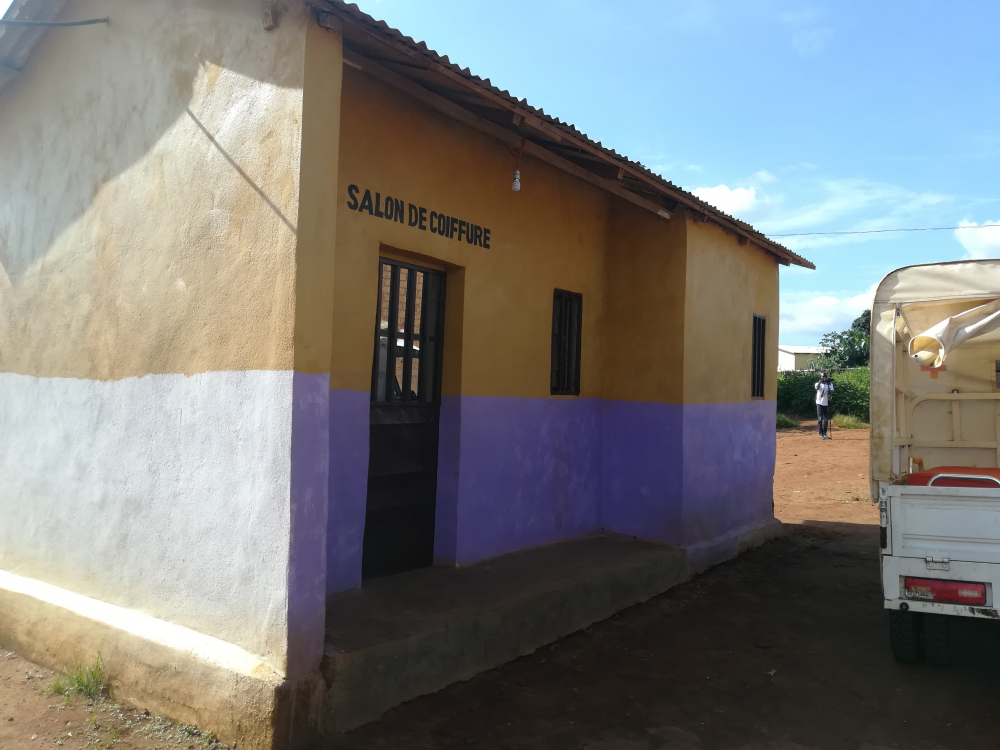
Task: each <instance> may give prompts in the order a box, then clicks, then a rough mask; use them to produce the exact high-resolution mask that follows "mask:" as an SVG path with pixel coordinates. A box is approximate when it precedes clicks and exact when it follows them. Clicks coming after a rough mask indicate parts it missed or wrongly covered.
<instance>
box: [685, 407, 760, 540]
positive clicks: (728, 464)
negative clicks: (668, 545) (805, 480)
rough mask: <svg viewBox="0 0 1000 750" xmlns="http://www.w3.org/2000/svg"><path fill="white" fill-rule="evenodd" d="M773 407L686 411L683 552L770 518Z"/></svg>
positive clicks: (712, 408)
mask: <svg viewBox="0 0 1000 750" xmlns="http://www.w3.org/2000/svg"><path fill="white" fill-rule="evenodd" d="M775 418H776V404H775V402H774V401H749V402H744V403H736V404H688V405H687V406H685V407H684V485H683V488H682V495H683V497H684V505H683V507H684V514H683V524H684V537H683V542H682V543H683V544H684V545H685V546H691V545H696V544H700V543H705V542H710V541H712V540H714V539H719V538H720V537H723V536H725V535H726V534H728V533H729V532H732V531H734V530H736V529H742V528H745V527H748V526H752V525H754V524H758V523H760V522H761V521H762V520H765V519H769V518H771V517H772V516H773V511H772V507H771V499H772V497H773V489H774V456H775V445H776V433H775V429H774V423H775Z"/></svg>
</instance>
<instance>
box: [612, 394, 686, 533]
mask: <svg viewBox="0 0 1000 750" xmlns="http://www.w3.org/2000/svg"><path fill="white" fill-rule="evenodd" d="M683 409H684V407H682V406H680V405H679V404H659V403H646V402H642V401H606V402H605V403H604V467H603V474H604V476H603V497H602V503H601V526H602V527H603V528H604V529H606V530H607V531H614V532H617V533H620V534H629V535H631V536H639V537H643V538H645V539H655V540H657V541H660V542H671V543H674V544H680V543H681V540H682V538H683V533H682V527H681V519H682V502H681V498H682V492H681V480H682V463H681V460H682V446H683V442H682V436H683Z"/></svg>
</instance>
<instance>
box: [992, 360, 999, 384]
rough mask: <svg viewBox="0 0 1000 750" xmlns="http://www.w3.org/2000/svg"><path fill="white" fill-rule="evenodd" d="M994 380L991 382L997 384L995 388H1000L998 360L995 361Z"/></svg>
mask: <svg viewBox="0 0 1000 750" xmlns="http://www.w3.org/2000/svg"><path fill="white" fill-rule="evenodd" d="M996 368H997V369H996V379H995V380H994V381H993V382H995V383H996V384H997V388H1000V360H996Z"/></svg>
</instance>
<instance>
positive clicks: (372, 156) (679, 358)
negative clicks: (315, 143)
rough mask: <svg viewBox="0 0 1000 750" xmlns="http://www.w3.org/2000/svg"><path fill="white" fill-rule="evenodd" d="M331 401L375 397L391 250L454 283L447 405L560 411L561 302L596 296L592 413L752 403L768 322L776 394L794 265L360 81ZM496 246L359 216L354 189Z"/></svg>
mask: <svg viewBox="0 0 1000 750" xmlns="http://www.w3.org/2000/svg"><path fill="white" fill-rule="evenodd" d="M342 112H343V114H342V120H341V153H340V186H339V190H338V198H339V201H340V202H339V204H338V207H337V208H338V218H337V222H338V232H337V242H336V248H335V251H334V252H335V256H336V260H335V278H334V293H333V318H334V321H335V325H334V331H333V364H332V367H331V388H335V389H349V390H357V391H367V390H369V387H370V381H371V364H372V350H373V329H374V315H375V307H376V294H377V278H378V270H377V263H378V257H379V253H380V251H381V252H383V253H386V254H395V255H397V256H398V257H400V258H403V259H408V260H410V261H411V262H414V263H417V264H420V263H421V262H425V263H426V264H429V265H436V266H438V267H441V268H447V269H449V286H448V300H447V313H446V326H447V329H446V336H445V365H444V383H443V388H444V392H445V394H458V393H461V394H466V395H489V396H518V397H535V398H539V397H545V398H548V397H550V396H549V369H550V365H551V349H550V341H551V338H550V337H551V315H552V291H553V289H555V288H561V289H568V290H571V291H575V292H582V293H583V295H584V304H583V308H584V340H583V352H582V364H581V373H582V391H581V396H583V397H600V398H609V399H623V400H634V401H666V402H674V403H700V402H730V401H746V400H750V348H751V321H752V314H753V313H757V314H762V315H765V316H766V317H767V319H768V329H767V330H768V333H767V342H768V361H767V381H766V390H765V394H766V398H768V399H772V400H773V399H774V398H775V397H776V390H777V379H776V374H775V372H776V369H777V341H778V265H777V262H776V261H775V260H774V258H773V257H771V256H769V255H767V254H765V253H764V252H763V251H761V250H760V249H757V248H754V247H752V246H741V245H739V244H738V243H737V239H736V237H735V236H734V235H732V234H727V233H725V232H724V231H722V230H721V229H719V228H718V227H715V226H714V225H705V224H700V223H696V222H694V221H692V220H690V219H688V218H686V217H685V215H684V214H683V213H679V214H678V215H677V216H675V217H674V218H673V219H672V220H670V221H664V220H663V219H661V218H659V217H656V216H653V215H652V214H650V213H649V212H647V211H644V210H641V209H639V208H637V207H635V206H633V205H631V204H629V203H626V202H624V201H621V200H620V199H617V198H614V197H612V196H610V195H608V194H606V193H604V192H602V191H600V190H598V189H596V188H593V187H591V186H589V185H587V184H585V183H582V182H581V181H579V180H577V179H575V178H573V177H570V176H569V175H567V174H565V173H563V172H561V171H558V170H555V169H552V168H550V167H548V166H546V165H544V164H540V163H538V162H536V161H533V160H531V159H526V160H525V161H524V162H523V163H522V165H521V179H522V185H523V188H522V190H521V191H520V192H519V193H514V192H513V191H511V189H510V182H511V178H512V175H513V169H514V162H513V158H512V157H511V155H510V154H509V153H508V152H507V151H506V150H505V149H504V148H503V147H502V146H500V145H499V144H497V143H496V142H495V141H493V140H492V139H490V138H488V137H486V136H483V135H481V134H479V133H477V132H476V131H473V130H471V129H470V128H467V127H465V126H462V125H460V124H458V123H456V122H454V121H452V120H450V119H448V118H446V117H444V116H441V115H438V114H436V113H434V112H432V111H431V110H429V109H427V108H426V107H424V106H423V105H420V104H419V103H417V102H415V101H413V100H411V99H409V98H407V97H405V96H403V95H400V94H397V93H396V92H395V91H393V90H391V89H389V88H388V87H385V86H384V85H382V84H381V83H379V82H377V81H375V80H373V79H370V78H368V77H367V76H366V75H365V74H364V73H363V72H359V71H357V70H354V69H352V68H346V69H345V72H344V84H343V107H342ZM352 184H353V185H357V186H358V188H359V189H360V194H359V199H360V196H361V195H362V194H363V193H364V191H365V190H366V189H367V190H370V191H371V193H372V195H373V196H374V194H375V192H376V191H378V192H379V193H380V194H381V196H382V198H383V199H384V198H385V197H386V196H387V195H391V196H393V197H394V198H401V199H402V200H403V201H404V202H405V203H407V204H410V203H413V204H415V205H417V206H423V207H425V208H426V209H427V211H428V215H429V212H430V211H431V210H435V211H439V212H444V213H446V214H449V215H452V216H456V217H459V218H462V219H466V220H468V221H471V222H474V223H476V224H479V225H481V226H486V227H489V228H490V230H491V233H492V243H491V248H490V249H488V250H487V249H484V248H480V247H477V246H473V245H468V244H466V243H465V242H458V241H455V240H451V239H447V238H444V237H441V236H438V235H436V234H432V233H431V232H430V231H429V230H428V231H421V230H419V229H417V228H414V227H410V226H408V225H407V224H405V223H404V224H400V223H397V222H394V221H389V220H386V219H382V218H378V217H375V216H371V215H369V214H368V213H367V212H358V211H356V210H355V211H352V210H349V209H347V208H346V205H347V203H348V199H349V196H348V186H349V185H352Z"/></svg>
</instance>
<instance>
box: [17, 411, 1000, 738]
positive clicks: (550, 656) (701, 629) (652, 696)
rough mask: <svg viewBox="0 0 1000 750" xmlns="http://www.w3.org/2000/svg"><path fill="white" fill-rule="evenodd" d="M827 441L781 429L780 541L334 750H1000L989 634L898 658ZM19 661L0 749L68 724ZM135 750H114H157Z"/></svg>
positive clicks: (867, 538)
mask: <svg viewBox="0 0 1000 750" xmlns="http://www.w3.org/2000/svg"><path fill="white" fill-rule="evenodd" d="M834 437H835V440H833V441H820V440H818V439H817V438H816V436H815V433H814V432H813V431H811V430H809V429H805V428H804V429H801V430H791V431H782V432H780V433H779V434H778V461H777V472H776V476H775V511H776V514H777V515H778V517H779V518H780V519H781V520H782V521H784V522H785V523H786V524H787V525H788V530H789V533H788V535H787V536H786V537H784V538H782V539H779V540H777V541H775V542H773V543H771V544H769V545H767V546H765V547H763V548H761V549H758V550H754V551H752V552H749V553H747V554H745V555H743V556H742V557H740V558H739V559H738V560H735V561H732V562H730V563H726V564H724V565H721V566H718V567H716V568H714V569H712V570H711V571H709V572H707V573H706V574H704V575H701V576H698V577H697V578H695V579H694V580H693V581H691V582H690V583H688V584H685V585H683V586H680V587H678V588H676V589H674V590H672V591H670V592H668V593H667V594H665V595H663V596H661V597H658V598H656V599H654V600H652V601H650V602H647V603H645V604H642V605H639V606H636V607H633V608H631V609H629V610H626V611H625V612H622V613H621V614H619V615H617V616H615V617H613V618H611V619H610V620H607V621H605V622H602V623H599V624H597V625H595V626H593V627H592V628H590V629H588V630H586V631H584V632H580V633H576V634H574V635H571V636H569V637H567V638H564V639H563V640H562V641H560V642H558V643H557V644H555V645H554V646H552V647H550V648H545V649H542V650H540V651H538V652H536V653H534V654H532V655H530V656H527V657H525V658H523V659H519V660H518V661H516V662H513V663H511V664H508V665H507V666H506V667H503V668H500V669H496V670H493V671H491V672H488V673H486V674H483V675H480V676H479V677H476V678H474V679H472V680H470V681H469V682H466V683H462V684H458V685H453V686H452V687H450V688H448V689H446V690H443V691H441V692H439V693H437V694H435V695H431V696H426V697H424V698H419V699H417V700H415V701H412V702H411V703H409V704H407V705H404V706H401V707H399V708H397V709H395V710H393V711H391V712H390V713H389V714H387V715H386V716H385V717H384V718H383V719H382V720H381V721H379V722H377V723H375V724H371V725H369V726H367V727H362V728H361V729H359V730H357V731H355V732H352V733H350V734H348V735H344V736H343V737H341V738H340V739H338V740H337V741H336V742H333V743H331V744H330V745H329V750H370V749H371V748H391V749H392V750H408V749H410V748H442V747H472V746H475V747H477V748H483V749H486V748H489V749H491V750H492V749H496V750H528V749H530V750H536V749H537V750H542V749H549V748H552V749H553V750H561V749H563V748H566V749H567V750H568V749H570V748H572V749H573V750H576V749H577V748H585V749H587V750H723V749H729V748H732V749H737V748H738V749H741V750H772V749H773V750H803V749H804V748H823V749H824V750H826V749H827V748H831V749H836V750H841V749H848V748H849V749H851V750H885V749H887V748H897V749H899V750H902V749H903V748H914V749H922V748H927V749H931V748H934V749H937V748H953V749H955V750H966V749H968V750H978V749H979V748H990V749H996V748H1000V669H998V667H1000V649H998V646H997V644H998V643H1000V634H998V632H997V630H998V628H997V627H994V623H974V625H975V626H976V627H971V626H970V627H968V628H965V629H964V630H963V632H962V633H961V634H960V635H961V638H962V640H961V643H960V654H959V660H958V664H956V665H955V666H952V667H948V668H932V667H925V666H917V667H904V666H900V665H897V664H896V663H895V662H894V661H893V660H892V657H891V655H890V653H889V644H888V636H887V624H886V620H885V613H884V611H883V610H882V606H881V593H880V590H879V579H878V527H877V523H878V514H877V512H876V511H875V509H874V508H873V507H872V506H871V504H870V503H869V500H868V480H867V452H868V442H867V439H868V436H867V433H866V432H864V431H858V430H855V431H846V430H845V431H836V432H835V433H834ZM17 662H18V664H17V671H18V672H19V675H18V674H16V673H15V674H11V673H10V672H8V673H6V674H4V673H3V666H2V660H0V720H5V719H6V718H7V714H8V713H10V714H11V715H12V716H13V717H14V719H15V721H14V722H10V723H7V722H5V721H0V749H2V750H7V749H8V748H21V747H39V746H40V745H41V744H42V743H40V742H38V741H35V742H31V741H27V738H26V737H24V735H23V734H17V733H16V731H15V727H18V726H24V727H25V728H27V723H29V721H30V722H31V723H33V725H34V726H35V727H36V729H34V730H33V732H38V731H39V730H38V728H37V727H39V726H40V723H41V722H43V721H45V720H47V719H45V716H46V715H48V716H50V717H51V719H50V720H49V721H50V723H51V722H56V723H55V724H53V726H56V727H57V728H59V727H58V726H57V725H58V724H61V725H62V732H63V735H65V733H66V731H67V730H66V729H65V722H66V720H67V718H68V715H67V713H59V714H58V715H56V712H55V711H54V710H53V709H47V708H46V701H45V699H44V698H43V699H41V702H40V701H39V699H38V698H37V696H39V695H40V690H39V688H40V685H39V683H40V681H37V680H28V681H27V682H25V681H23V680H20V677H21V676H23V673H24V669H25V666H24V663H23V662H20V660H19V659H18V660H17ZM36 685H38V687H36ZM52 702H53V700H52V699H48V700H47V703H52ZM7 707H11V708H9V709H8V708H7ZM22 716H23V718H22ZM29 717H32V718H30V719H29ZM74 718H75V717H74ZM4 724H6V726H4ZM126 734H128V733H126ZM52 736H53V734H52V732H46V733H45V734H44V735H43V736H40V737H39V740H42V739H43V737H44V744H46V745H52V744H53V740H52V739H50V738H51V737H52ZM77 736H79V735H77ZM129 740H131V741H129ZM144 740H145V738H144V737H143V738H142V739H140V737H139V736H133V737H130V738H128V740H126V742H125V743H123V746H127V747H149V746H152V745H153V744H159V743H153V742H148V743H147V742H145V741H144ZM174 742H175V741H170V742H169V743H168V744H166V745H161V746H173V747H178V745H176V744H174ZM66 744H67V745H69V746H71V745H72V744H76V743H74V742H72V741H70V740H67V741H66ZM186 744H188V743H185V745H186ZM83 745H84V743H83V742H81V743H79V746H81V747H82V746H83ZM185 745H180V747H183V746H185Z"/></svg>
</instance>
